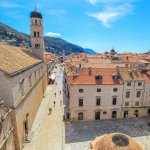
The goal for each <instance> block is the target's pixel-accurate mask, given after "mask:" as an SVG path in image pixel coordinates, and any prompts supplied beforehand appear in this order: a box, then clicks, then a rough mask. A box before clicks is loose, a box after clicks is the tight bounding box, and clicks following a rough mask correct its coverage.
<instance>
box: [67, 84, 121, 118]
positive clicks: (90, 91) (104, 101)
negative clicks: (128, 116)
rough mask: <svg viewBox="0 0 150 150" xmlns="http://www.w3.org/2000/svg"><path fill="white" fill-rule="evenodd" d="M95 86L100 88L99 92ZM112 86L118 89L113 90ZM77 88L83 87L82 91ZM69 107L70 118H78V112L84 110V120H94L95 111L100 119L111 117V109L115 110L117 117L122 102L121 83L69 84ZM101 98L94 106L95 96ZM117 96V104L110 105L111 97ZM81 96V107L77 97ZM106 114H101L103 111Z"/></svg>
mask: <svg viewBox="0 0 150 150" xmlns="http://www.w3.org/2000/svg"><path fill="white" fill-rule="evenodd" d="M97 88H101V92H97ZM113 88H117V89H118V91H117V92H114V91H113ZM79 89H84V92H83V93H79ZM69 93H70V99H69V109H70V115H71V120H73V121H77V120H78V113H79V112H84V121H90V120H95V111H100V112H101V114H100V118H101V119H110V118H112V111H113V110H116V111H117V118H119V117H120V113H121V112H120V110H121V104H122V93H123V85H69ZM97 96H98V97H100V98H101V105H100V106H96V97H97ZM113 96H115V97H117V104H116V105H112V97H113ZM79 98H83V107H80V106H79V102H78V99H79ZM105 111H106V112H107V114H103V112H105Z"/></svg>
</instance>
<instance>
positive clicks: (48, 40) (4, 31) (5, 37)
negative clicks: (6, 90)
mask: <svg viewBox="0 0 150 150" xmlns="http://www.w3.org/2000/svg"><path fill="white" fill-rule="evenodd" d="M0 41H5V42H8V43H9V44H11V45H15V46H25V47H31V43H30V35H28V34H24V33H21V32H18V31H17V30H15V29H13V28H11V27H9V26H7V25H5V24H2V23H0ZM44 42H45V49H46V51H48V52H54V53H57V54H59V55H62V53H63V50H64V52H65V54H66V55H69V54H71V53H80V52H84V50H83V48H82V47H80V46H77V45H74V44H71V43H69V42H67V41H65V40H63V39H60V38H52V37H47V36H45V37H44Z"/></svg>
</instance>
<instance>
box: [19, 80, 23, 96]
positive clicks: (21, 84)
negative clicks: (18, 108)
mask: <svg viewBox="0 0 150 150" xmlns="http://www.w3.org/2000/svg"><path fill="white" fill-rule="evenodd" d="M20 92H21V96H24V79H21V81H20Z"/></svg>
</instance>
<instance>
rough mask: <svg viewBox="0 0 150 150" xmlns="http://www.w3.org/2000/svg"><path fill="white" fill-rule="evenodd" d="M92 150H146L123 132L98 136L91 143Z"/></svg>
mask: <svg viewBox="0 0 150 150" xmlns="http://www.w3.org/2000/svg"><path fill="white" fill-rule="evenodd" d="M90 150H144V149H143V148H142V147H141V146H140V145H139V144H138V143H137V142H136V141H135V140H134V139H133V138H131V137H129V136H128V135H125V134H122V133H111V134H106V135H104V136H100V137H97V138H96V139H95V140H94V141H93V142H91V143H90Z"/></svg>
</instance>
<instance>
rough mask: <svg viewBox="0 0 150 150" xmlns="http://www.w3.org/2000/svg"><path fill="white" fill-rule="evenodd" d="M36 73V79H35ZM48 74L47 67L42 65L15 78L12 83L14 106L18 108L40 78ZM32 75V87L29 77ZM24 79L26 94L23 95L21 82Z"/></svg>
mask: <svg viewBox="0 0 150 150" xmlns="http://www.w3.org/2000/svg"><path fill="white" fill-rule="evenodd" d="M42 68H43V69H42ZM35 72H36V77H35ZM45 72H46V65H45V64H44V63H41V64H39V65H37V66H35V67H33V68H31V69H29V70H27V71H25V72H23V73H21V74H19V75H17V76H15V77H13V79H12V81H11V88H12V94H13V100H14V106H16V105H17V104H18V103H19V102H21V101H22V99H23V98H24V97H25V96H26V94H27V93H28V92H29V91H30V90H31V89H32V88H33V87H34V85H35V84H36V82H38V80H39V79H40V77H41V76H42V75H43V74H44V73H45ZM30 75H31V86H30V81H29V76H30ZM23 79H24V82H23V89H24V94H23V95H22V94H21V86H20V82H21V80H23Z"/></svg>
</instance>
